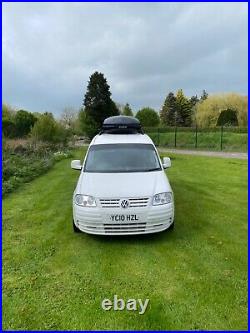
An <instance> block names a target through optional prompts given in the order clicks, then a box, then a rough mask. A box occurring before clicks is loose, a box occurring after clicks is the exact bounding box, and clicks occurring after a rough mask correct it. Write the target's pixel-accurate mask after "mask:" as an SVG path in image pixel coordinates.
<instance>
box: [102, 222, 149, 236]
mask: <svg viewBox="0 0 250 333" xmlns="http://www.w3.org/2000/svg"><path fill="white" fill-rule="evenodd" d="M103 226H104V231H105V233H112V234H115V233H117V234H119V233H121V232H122V233H126V232H127V233H130V232H144V231H145V229H146V223H117V224H113V223H112V224H111V223H106V224H104V225H103Z"/></svg>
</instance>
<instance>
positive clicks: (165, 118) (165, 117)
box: [160, 92, 177, 126]
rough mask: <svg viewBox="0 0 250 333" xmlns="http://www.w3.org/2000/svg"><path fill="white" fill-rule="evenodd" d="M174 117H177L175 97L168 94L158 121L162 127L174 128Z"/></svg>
mask: <svg viewBox="0 0 250 333" xmlns="http://www.w3.org/2000/svg"><path fill="white" fill-rule="evenodd" d="M176 116H177V108H176V97H175V95H174V93H172V92H170V93H169V94H168V95H167V97H166V99H165V102H164V104H163V107H162V109H161V111H160V119H161V122H162V124H164V125H168V126H175V125H176Z"/></svg>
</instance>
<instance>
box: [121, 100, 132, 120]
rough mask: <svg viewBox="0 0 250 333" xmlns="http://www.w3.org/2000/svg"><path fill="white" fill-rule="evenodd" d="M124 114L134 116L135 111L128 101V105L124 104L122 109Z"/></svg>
mask: <svg viewBox="0 0 250 333" xmlns="http://www.w3.org/2000/svg"><path fill="white" fill-rule="evenodd" d="M122 115H123V116H129V117H133V116H134V114H133V111H132V109H131V107H130V105H129V104H128V103H126V105H125V106H124V108H123V111H122Z"/></svg>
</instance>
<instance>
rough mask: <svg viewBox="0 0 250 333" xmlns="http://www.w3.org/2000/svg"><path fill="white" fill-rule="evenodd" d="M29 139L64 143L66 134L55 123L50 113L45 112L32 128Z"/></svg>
mask: <svg viewBox="0 0 250 333" xmlns="http://www.w3.org/2000/svg"><path fill="white" fill-rule="evenodd" d="M31 137H32V139H33V140H34V141H44V142H50V143H59V142H62V143H65V142H66V141H67V138H68V132H67V131H66V130H65V129H64V128H63V126H62V125H60V124H59V123H57V122H56V121H55V119H54V117H53V115H52V114H51V113H47V112H45V113H44V114H43V115H41V116H40V118H39V119H38V120H37V121H36V123H35V125H34V126H33V128H32V130H31Z"/></svg>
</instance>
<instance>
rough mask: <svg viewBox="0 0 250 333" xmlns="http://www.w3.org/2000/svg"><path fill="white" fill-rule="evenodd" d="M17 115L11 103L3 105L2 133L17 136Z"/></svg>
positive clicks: (12, 136) (7, 135)
mask: <svg viewBox="0 0 250 333" xmlns="http://www.w3.org/2000/svg"><path fill="white" fill-rule="evenodd" d="M15 115H16V113H15V111H14V110H13V109H12V108H11V107H10V106H9V105H7V104H3V105H2V133H3V135H4V136H5V137H8V138H14V137H16V123H15Z"/></svg>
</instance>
